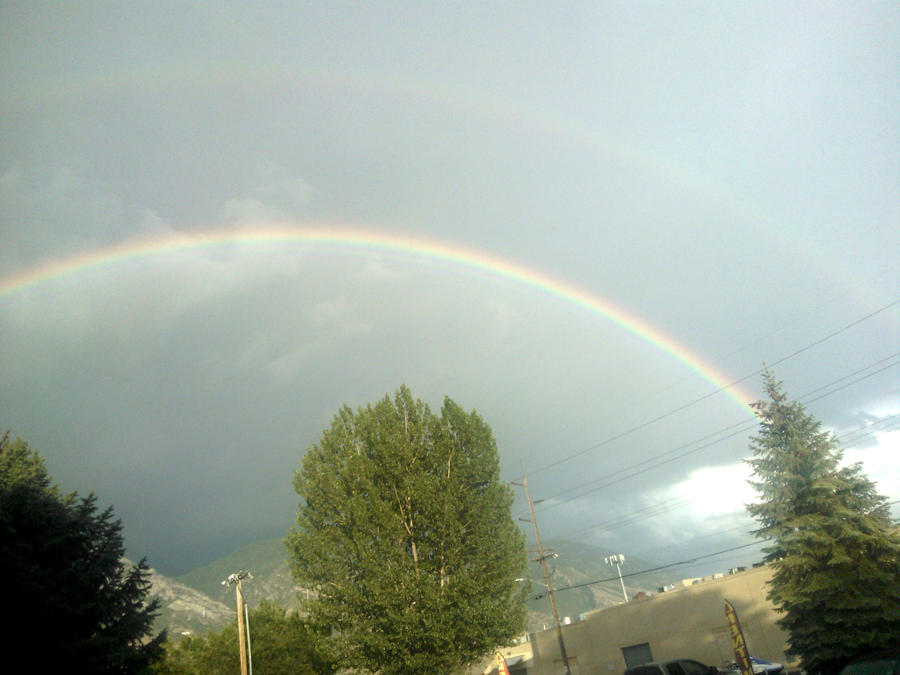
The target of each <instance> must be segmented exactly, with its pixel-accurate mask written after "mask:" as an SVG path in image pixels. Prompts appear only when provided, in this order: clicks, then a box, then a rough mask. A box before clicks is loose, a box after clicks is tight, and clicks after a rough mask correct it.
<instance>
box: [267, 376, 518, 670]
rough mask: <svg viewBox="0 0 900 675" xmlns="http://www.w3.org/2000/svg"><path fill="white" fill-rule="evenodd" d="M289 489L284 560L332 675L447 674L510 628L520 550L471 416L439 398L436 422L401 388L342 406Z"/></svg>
mask: <svg viewBox="0 0 900 675" xmlns="http://www.w3.org/2000/svg"><path fill="white" fill-rule="evenodd" d="M294 487H295V488H296V490H297V493H298V494H299V495H300V497H301V498H302V501H301V503H300V508H299V511H298V515H297V524H296V526H295V527H294V528H293V529H292V530H291V531H290V532H289V533H288V535H287V537H286V538H285V543H286V544H287V547H288V550H289V560H290V563H291V567H292V570H293V573H294V575H295V577H296V579H297V580H298V582H299V583H300V584H301V585H303V586H304V587H306V588H310V589H313V590H314V597H313V598H312V599H311V600H310V601H309V602H308V604H307V609H308V611H309V612H310V617H311V618H312V619H313V620H314V621H315V622H317V623H318V624H320V625H322V626H324V627H327V628H329V629H331V630H332V631H333V633H332V638H331V642H332V643H333V645H334V647H335V652H336V654H337V656H338V658H339V659H340V661H341V663H342V664H343V665H344V666H346V667H350V668H362V669H366V670H369V671H378V672H381V673H385V674H386V675H387V674H390V673H411V672H426V671H427V672H451V671H452V670H453V669H455V668H458V667H461V666H463V665H465V664H468V663H470V662H472V661H474V660H475V659H477V658H478V657H480V656H482V655H484V654H486V653H488V652H489V651H490V650H491V649H492V648H494V647H495V646H497V645H499V644H502V643H504V642H506V641H508V640H510V639H511V638H512V637H514V636H515V635H517V634H518V633H519V632H520V631H521V630H523V628H524V620H525V609H524V604H523V601H524V593H525V591H524V589H522V588H521V587H520V586H521V585H520V584H518V583H517V582H516V578H517V577H521V576H524V572H525V569H526V567H527V559H526V553H525V548H524V539H523V536H522V534H521V531H520V530H519V528H518V527H517V526H516V524H515V523H514V522H513V520H512V517H511V515H510V506H511V504H512V493H511V490H510V488H509V486H507V485H505V484H503V483H502V482H501V481H500V476H499V465H498V455H497V446H496V443H495V441H494V438H493V435H492V433H491V430H490V428H489V427H488V425H487V424H486V423H485V422H484V420H483V419H482V418H481V417H480V416H479V415H478V414H477V413H475V412H471V413H466V412H465V411H464V410H463V409H462V408H460V406H458V405H457V404H456V403H454V402H453V401H451V400H450V399H449V398H445V399H444V404H443V407H442V408H441V414H440V416H436V415H434V414H433V413H432V412H431V410H430V409H429V408H428V406H426V405H425V404H424V403H423V402H422V401H420V400H413V397H412V395H411V393H410V391H409V389H407V388H406V387H403V388H401V389H400V390H399V391H398V392H397V393H396V394H395V396H394V398H393V400H391V398H390V397H385V398H384V399H382V400H381V401H379V402H378V403H376V404H375V405H374V406H371V405H370V406H368V407H366V408H360V409H359V410H357V411H356V412H354V411H352V410H351V409H350V408H349V407H346V406H345V407H344V408H342V409H341V410H340V412H339V413H338V414H337V415H336V416H335V418H334V420H333V421H332V424H331V426H330V427H329V428H328V429H327V430H325V432H324V433H323V434H322V438H321V440H320V441H319V443H318V444H316V445H313V446H312V447H310V449H309V450H308V451H307V453H306V455H305V456H304V458H303V460H302V464H301V469H300V470H299V471H298V472H297V473H296V475H295V478H294Z"/></svg>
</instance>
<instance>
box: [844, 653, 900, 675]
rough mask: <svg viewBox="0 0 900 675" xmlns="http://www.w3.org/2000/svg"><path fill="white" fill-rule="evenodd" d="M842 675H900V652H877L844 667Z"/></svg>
mask: <svg viewBox="0 0 900 675" xmlns="http://www.w3.org/2000/svg"><path fill="white" fill-rule="evenodd" d="M840 675H900V650H891V651H885V652H876V653H874V654H868V655H866V656H862V657H860V658H857V659H853V661H851V662H850V663H848V664H847V665H846V666H844V667H843V669H842V670H841V672H840Z"/></svg>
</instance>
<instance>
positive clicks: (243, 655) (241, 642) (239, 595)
mask: <svg viewBox="0 0 900 675" xmlns="http://www.w3.org/2000/svg"><path fill="white" fill-rule="evenodd" d="M252 578H253V575H251V574H250V572H248V571H247V570H241V571H239V572H235V573H234V574H230V575H228V578H227V579H226V580H225V581H223V582H222V585H223V586H224V585H226V584H228V585H229V586H234V595H235V599H236V600H237V619H238V621H237V622H238V648H239V651H240V659H241V675H249V674H248V672H247V671H248V667H249V670H250V673H252V672H253V666H252V665H250V663H249V659H248V653H247V637H248V631H249V629H250V626H249V624H250V620H249V619H250V617H249V616H248V615H247V610H246V605H245V604H244V592H243V588H242V586H241V584H242V582H243V581H244V579H252Z"/></svg>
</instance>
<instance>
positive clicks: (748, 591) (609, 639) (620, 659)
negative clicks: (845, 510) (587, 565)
mask: <svg viewBox="0 0 900 675" xmlns="http://www.w3.org/2000/svg"><path fill="white" fill-rule="evenodd" d="M770 578H771V571H770V569H769V568H768V567H757V568H754V569H751V570H747V571H744V572H738V573H737V574H734V575H729V576H725V577H722V578H720V579H714V580H711V581H704V582H701V583H698V584H695V585H692V586H687V587H684V588H677V589H675V590H672V591H668V592H666V593H659V594H657V595H653V596H651V597H649V598H645V599H642V600H634V601H631V602H629V603H627V604H626V603H623V604H621V605H616V606H615V607H609V608H607V609H601V610H596V611H594V612H591V613H589V614H588V615H587V616H586V617H585V619H584V621H579V622H578V623H574V624H570V625H568V626H563V629H562V630H563V638H564V639H565V643H566V651H567V652H568V655H569V659H570V664H571V668H572V672H573V674H574V675H588V674H595V673H596V674H599V675H621V674H622V672H623V671H624V670H625V658H624V656H623V655H622V648H623V647H629V646H632V645H638V644H641V643H647V644H649V646H650V650H651V653H652V656H653V660H654V661H660V660H665V659H674V658H691V659H696V660H697V661H701V662H703V663H705V664H707V665H715V666H721V665H723V664H725V663H726V662H729V661H732V660H734V655H733V652H732V649H731V639H730V637H729V634H728V621H727V620H726V618H725V603H724V601H725V599H728V600H730V601H731V603H732V604H733V605H734V607H735V609H736V610H737V614H738V618H739V620H740V622H741V626H742V628H743V630H744V638H745V639H746V641H747V646H748V648H749V650H750V654H751V655H753V656H756V657H759V658H763V659H767V660H769V661H776V662H779V663H785V664H787V663H788V661H787V657H786V656H785V650H786V649H787V635H786V633H785V632H784V631H782V630H781V629H780V628H779V627H778V626H777V625H776V623H775V622H776V621H777V620H778V617H779V615H778V614H777V613H776V612H775V609H774V607H773V606H772V604H771V603H770V602H769V601H768V600H766V586H767V583H768V581H769V579H770ZM531 647H532V652H533V656H532V662H531V663H530V664H529V665H530V666H531V667H529V668H528V671H527V672H528V673H529V675H549V674H550V673H553V674H555V673H564V672H565V670H564V669H563V668H562V661H561V659H560V652H559V642H558V640H557V636H556V631H555V630H547V631H542V632H540V633H534V634H532V636H531Z"/></svg>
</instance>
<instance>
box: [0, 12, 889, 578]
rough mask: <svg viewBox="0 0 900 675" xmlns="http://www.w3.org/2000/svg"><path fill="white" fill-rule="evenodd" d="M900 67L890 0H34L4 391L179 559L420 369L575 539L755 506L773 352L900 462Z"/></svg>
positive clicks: (230, 534) (5, 323)
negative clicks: (487, 430) (344, 408)
mask: <svg viewBox="0 0 900 675" xmlns="http://www.w3.org/2000/svg"><path fill="white" fill-rule="evenodd" d="M898 76H900V6H898V5H897V4H896V3H893V2H880V3H866V2H855V3H822V2H814V3H808V4H804V3H785V2H778V3H771V4H766V3H719V2H713V3H709V4H699V3H664V2H654V3H640V2H632V1H630V0H629V1H628V2H622V3H613V2H589V3H566V5H565V7H564V8H563V7H562V6H560V5H558V4H554V3H526V2H518V3H502V4H500V3H496V4H495V3H475V4H472V3H462V2H461V3H434V2H408V3H391V2H388V3H370V4H363V3H346V4H342V3H335V2H321V3H300V2H297V3H247V4H240V3H228V4H223V3H219V2H211V3H191V4H190V5H188V3H181V2H178V3H166V2H151V3H138V2H131V3H92V2H82V3H56V2H53V3H41V2H34V1H33V0H29V1H28V2H4V3H2V4H0V427H3V428H8V429H10V430H11V432H12V434H13V435H18V436H21V437H23V438H25V439H26V440H27V441H29V442H30V443H31V444H32V445H33V446H34V447H35V448H36V449H38V450H39V451H40V452H41V453H42V454H43V455H44V457H45V458H46V461H47V464H48V467H49V469H50V471H51V473H52V474H53V475H54V477H55V478H56V479H57V480H58V481H59V482H60V483H61V484H62V485H63V487H64V488H66V489H77V490H79V491H81V492H88V491H92V490H93V491H96V492H97V493H98V495H99V496H100V498H101V501H102V502H103V503H105V504H110V503H111V504H113V505H114V506H115V509H116V513H117V514H118V515H119V516H120V517H121V518H122V519H123V521H124V525H125V532H126V536H127V542H128V546H129V550H128V553H129V555H130V556H131V557H138V556H140V555H147V556H148V557H149V560H150V563H151V564H152V565H153V566H155V567H157V568H158V569H160V570H161V571H163V572H168V573H179V572H183V571H186V570H188V569H190V568H192V567H195V566H197V565H199V564H203V563H205V562H208V561H209V560H211V559H213V558H216V557H218V556H221V555H223V554H226V553H228V552H230V551H232V550H234V549H236V548H237V547H239V546H241V545H243V544H246V543H249V542H252V541H254V540H257V539H261V538H266V537H275V536H282V535H283V534H284V533H285V531H286V530H287V528H288V527H289V526H290V525H291V524H292V522H293V519H294V513H295V510H296V503H297V498H296V495H295V494H294V492H293V489H292V487H291V478H292V474H293V471H294V469H295V468H296V467H297V466H298V463H299V460H300V458H301V456H302V454H303V452H304V450H305V448H307V447H308V446H309V444H310V443H312V442H314V441H315V440H316V439H317V438H318V437H319V435H320V433H321V431H322V429H323V428H324V427H325V426H326V425H327V424H328V423H329V421H330V419H331V418H332V416H333V415H334V413H335V412H336V411H337V409H338V408H339V406H340V405H341V404H343V403H348V404H350V405H351V406H354V407H355V406H358V405H363V404H366V403H368V402H372V401H375V400H377V399H379V398H381V397H382V396H384V395H385V394H387V393H390V392H393V391H394V390H396V389H397V388H398V387H399V386H400V385H401V384H404V383H405V384H407V385H409V387H410V388H411V389H412V391H413V393H414V394H415V395H416V396H418V397H421V398H422V399H424V400H425V401H426V402H427V403H429V405H431V406H432V408H434V409H439V407H440V404H441V401H442V398H443V396H444V395H448V396H450V397H451V398H453V399H454V400H456V401H457V402H458V403H460V404H461V405H462V406H463V407H465V408H467V409H476V410H478V411H479V412H480V413H481V414H482V415H483V416H484V417H485V419H486V420H487V421H488V423H489V424H490V425H491V426H492V428H493V430H494V433H495V435H496V438H497V442H498V445H499V449H500V455H501V464H502V472H503V478H504V479H506V480H518V479H519V478H520V477H521V475H522V474H523V470H524V472H526V473H527V474H528V478H529V484H530V486H531V489H532V493H533V496H534V498H535V499H545V500H546V501H545V502H544V503H543V504H541V505H539V507H538V519H539V523H540V526H541V534H542V538H544V539H548V540H549V539H553V538H557V537H569V538H574V539H577V540H583V541H587V542H591V543H596V544H598V545H603V546H608V547H610V548H615V549H617V550H619V551H621V552H622V553H624V554H625V555H626V557H628V556H641V557H644V558H646V559H650V560H653V561H654V562H657V563H660V564H663V563H668V562H672V561H676V560H682V559H684V558H685V557H686V556H694V555H701V554H707V553H712V552H716V551H721V550H723V549H726V548H730V547H734V546H740V545H742V544H746V543H748V542H751V541H752V538H751V537H749V535H748V534H747V530H748V529H749V527H750V524H749V521H748V520H747V518H746V516H745V515H744V512H743V506H742V504H743V503H745V502H747V501H749V500H752V499H753V493H752V491H751V490H749V488H748V487H747V486H746V484H745V482H744V481H745V479H746V471H745V470H744V469H743V468H742V464H741V460H742V459H743V458H745V457H746V456H747V454H748V451H747V441H748V436H749V435H750V434H751V433H752V430H753V423H752V418H751V416H750V413H749V412H748V409H747V408H746V406H744V405H742V404H741V403H740V402H739V401H740V400H751V399H754V398H756V397H759V396H760V395H761V383H760V376H759V374H758V373H757V372H756V371H758V370H759V369H760V368H761V366H762V364H763V363H764V362H766V363H770V364H773V368H774V370H775V372H776V374H777V375H778V376H779V378H780V379H782V380H784V382H785V388H786V390H787V392H788V394H789V395H790V396H792V397H794V398H802V399H803V400H804V401H807V402H808V407H809V410H810V411H811V412H813V413H814V414H815V415H816V416H817V417H819V418H820V419H821V420H822V421H823V423H824V424H825V425H826V426H827V427H828V428H830V429H832V430H834V432H835V433H836V434H837V435H838V436H840V437H842V439H844V444H845V447H847V448H848V451H847V458H848V460H853V461H862V462H864V464H865V467H866V469H867V471H868V472H869V473H870V475H871V476H872V478H874V479H876V480H878V481H879V487H880V489H881V492H882V493H883V494H885V495H886V496H888V497H889V498H890V499H891V500H892V501H893V500H897V499H900V469H898V464H900V463H898V462H897V461H896V460H894V459H893V457H896V454H897V453H898V452H900V417H898V415H900V368H898V367H897V366H898V364H900V304H892V303H897V302H898V300H900V266H898V252H900V226H898V225H900V194H898V193H900V142H898V141H900V138H898V132H900V116H898V114H897V111H898V110H900V84H898V83H900V77H898ZM276 229H277V231H278V232H279V233H280V234H281V235H288V236H282V238H281V239H278V240H275V239H274V238H273V237H272V236H271V235H272V232H273V231H275V230H276ZM211 232H212V233H216V234H215V236H216V239H214V240H213V241H212V242H211V243H208V244H207V245H202V246H199V245H193V244H192V243H191V242H193V241H195V239H192V238H196V237H200V236H203V235H208V234H209V233H211ZM312 232H317V233H318V234H319V236H318V237H317V238H312V237H311V236H310V233H312ZM351 232H352V233H353V234H352V235H351V234H349V233H351ZM248 233H251V234H248ZM252 233H257V235H258V236H257V238H256V239H253V238H252ZM147 242H155V243H153V244H148V243H147ZM154 246H155V248H154ZM115 247H119V248H118V249H116V248H115ZM115 251H119V253H116V252H115ZM126 253H127V255H126ZM54 265H55V267H54ZM748 375H749V376H750V377H749V378H748V379H746V380H744V381H742V382H741V383H740V384H738V385H736V386H735V387H732V388H730V389H727V390H725V391H719V392H717V389H719V388H720V387H721V385H723V384H727V383H730V382H733V381H736V380H740V379H742V378H745V377H746V376H748ZM516 490H517V492H516V500H517V501H516V505H515V510H516V516H517V517H518V516H519V515H523V514H524V511H523V509H524V505H525V502H524V497H523V495H522V492H521V490H520V489H519V488H516ZM893 508H894V513H895V515H896V514H898V513H900V511H898V510H897V505H896V504H895V505H894V506H893ZM524 525H525V524H524V523H523V526H524ZM758 551H759V548H758V547H750V548H745V549H740V550H738V551H735V552H733V553H731V554H728V555H722V556H719V557H717V558H714V559H713V560H714V563H711V564H712V565H713V566H714V567H722V568H724V567H726V566H730V565H732V564H744V563H746V562H749V561H751V560H754V559H758V557H759V553H758Z"/></svg>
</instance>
